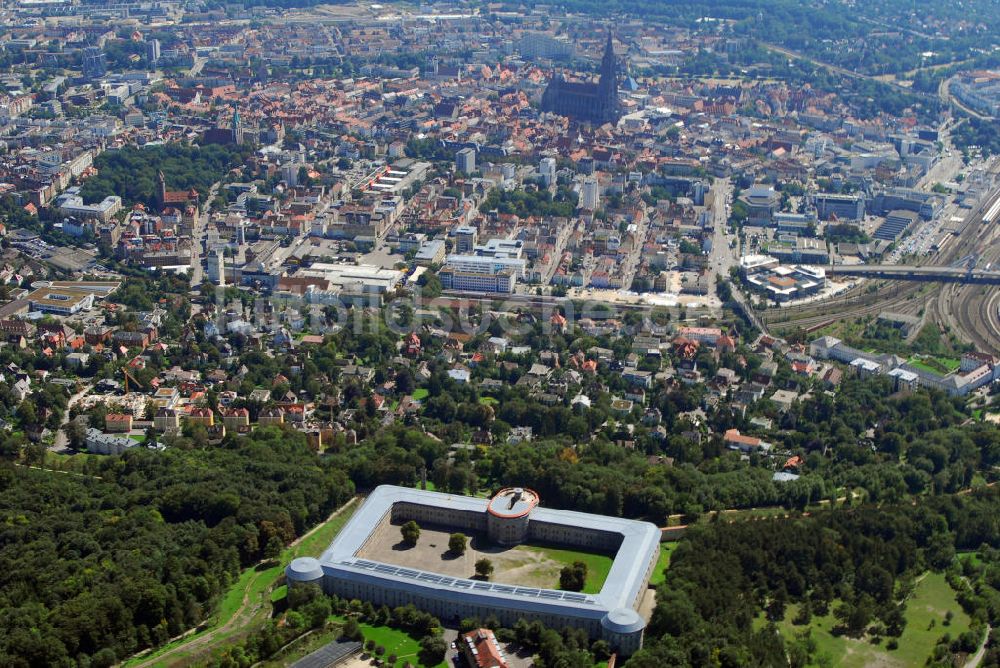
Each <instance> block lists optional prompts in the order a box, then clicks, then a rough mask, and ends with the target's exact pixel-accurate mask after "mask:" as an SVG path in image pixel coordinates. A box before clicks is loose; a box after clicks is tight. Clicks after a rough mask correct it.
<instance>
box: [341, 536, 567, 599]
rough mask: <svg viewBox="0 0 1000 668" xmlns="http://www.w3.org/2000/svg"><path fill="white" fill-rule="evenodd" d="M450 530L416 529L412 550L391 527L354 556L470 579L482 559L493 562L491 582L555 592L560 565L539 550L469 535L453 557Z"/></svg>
mask: <svg viewBox="0 0 1000 668" xmlns="http://www.w3.org/2000/svg"><path fill="white" fill-rule="evenodd" d="M451 533H452V532H451V531H446V530H441V529H436V528H433V527H421V528H420V540H418V541H417V545H416V546H415V547H409V546H407V545H406V544H405V543H403V541H402V537H401V536H400V533H399V527H398V525H393V526H392V527H390V528H389V531H388V532H386V533H384V534H383V536H382V537H381V538H380V539H379V538H376V539H373V540H372V541H371V542H370V543H369V544H368V545H366V546H365V547H364V548H363V549H362V550H361V551H360V552H359V553H358V556H359V557H361V558H363V559H371V560H372V561H382V562H385V563H387V564H393V565H395V566H405V567H408V568H418V569H422V570H428V571H432V572H434V573H440V574H442V575H448V576H451V577H456V578H471V577H473V576H474V575H475V574H476V561H478V560H479V559H482V558H483V557H485V558H487V559H489V560H490V561H491V562H493V575H492V577H490V581H491V582H499V583H502V584H514V585H521V586H525V587H546V588H552V589H557V588H558V586H559V571H560V570H562V567H563V564H562V563H560V562H559V561H556V560H555V559H551V558H549V557H548V556H546V555H545V554H544V552H543V551H542V550H540V549H539V550H535V549H532V548H531V546H527V545H520V546H517V547H514V548H510V547H500V546H497V545H494V544H491V543H490V542H489V541H488V540H487V539H486V537H485V536H483V535H475V534H474V535H471V536H470V541H469V544H468V545H469V546H468V549H466V551H465V554H463V555H461V556H455V555H453V554H451V553H450V552H449V551H448V537H449V536H450V535H451Z"/></svg>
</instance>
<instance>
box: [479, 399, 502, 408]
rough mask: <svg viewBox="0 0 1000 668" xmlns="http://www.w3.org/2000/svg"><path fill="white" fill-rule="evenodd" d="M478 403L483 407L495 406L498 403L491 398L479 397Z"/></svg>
mask: <svg viewBox="0 0 1000 668" xmlns="http://www.w3.org/2000/svg"><path fill="white" fill-rule="evenodd" d="M479 403H481V404H482V405H483V406H496V405H497V404H499V403H500V402H499V401H498V400H497V399H494V398H493V397H479Z"/></svg>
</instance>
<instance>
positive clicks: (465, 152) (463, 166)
mask: <svg viewBox="0 0 1000 668" xmlns="http://www.w3.org/2000/svg"><path fill="white" fill-rule="evenodd" d="M455 169H457V170H458V171H460V172H462V173H464V174H472V173H473V172H475V171H476V149H474V148H463V149H462V150H461V151H459V152H458V153H456V154H455Z"/></svg>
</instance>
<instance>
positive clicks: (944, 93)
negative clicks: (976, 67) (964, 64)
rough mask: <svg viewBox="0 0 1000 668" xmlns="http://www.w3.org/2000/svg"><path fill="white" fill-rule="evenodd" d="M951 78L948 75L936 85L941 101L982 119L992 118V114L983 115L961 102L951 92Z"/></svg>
mask: <svg viewBox="0 0 1000 668" xmlns="http://www.w3.org/2000/svg"><path fill="white" fill-rule="evenodd" d="M953 78H954V77H948V78H947V79H943V80H942V81H941V83H940V84H939V85H938V97H940V98H941V101H942V102H944V103H945V104H953V105H954V106H956V107H958V108H959V109H961V110H962V111H964V112H965V113H966V114H968V115H969V116H975V117H976V118H978V119H980V120H984V121H989V120H993V117H992V116H985V115H983V114H981V113H979V112H978V111H976V110H975V109H970V108H969V107H967V106H965V105H964V104H962V101H961V100H959V99H958V98H957V97H955V96H954V95H952V94H951V80H952V79H953Z"/></svg>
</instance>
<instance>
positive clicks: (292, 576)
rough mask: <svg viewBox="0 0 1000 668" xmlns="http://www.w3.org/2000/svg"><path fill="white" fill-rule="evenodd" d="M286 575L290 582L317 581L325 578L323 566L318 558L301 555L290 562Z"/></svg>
mask: <svg viewBox="0 0 1000 668" xmlns="http://www.w3.org/2000/svg"><path fill="white" fill-rule="evenodd" d="M285 577H286V578H288V581H289V582H316V581H317V580H320V579H322V578H323V568H322V567H321V566H320V565H319V560H318V559H313V558H312V557H299V558H298V559H293V560H292V563H290V564H288V567H287V568H286V569H285Z"/></svg>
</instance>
